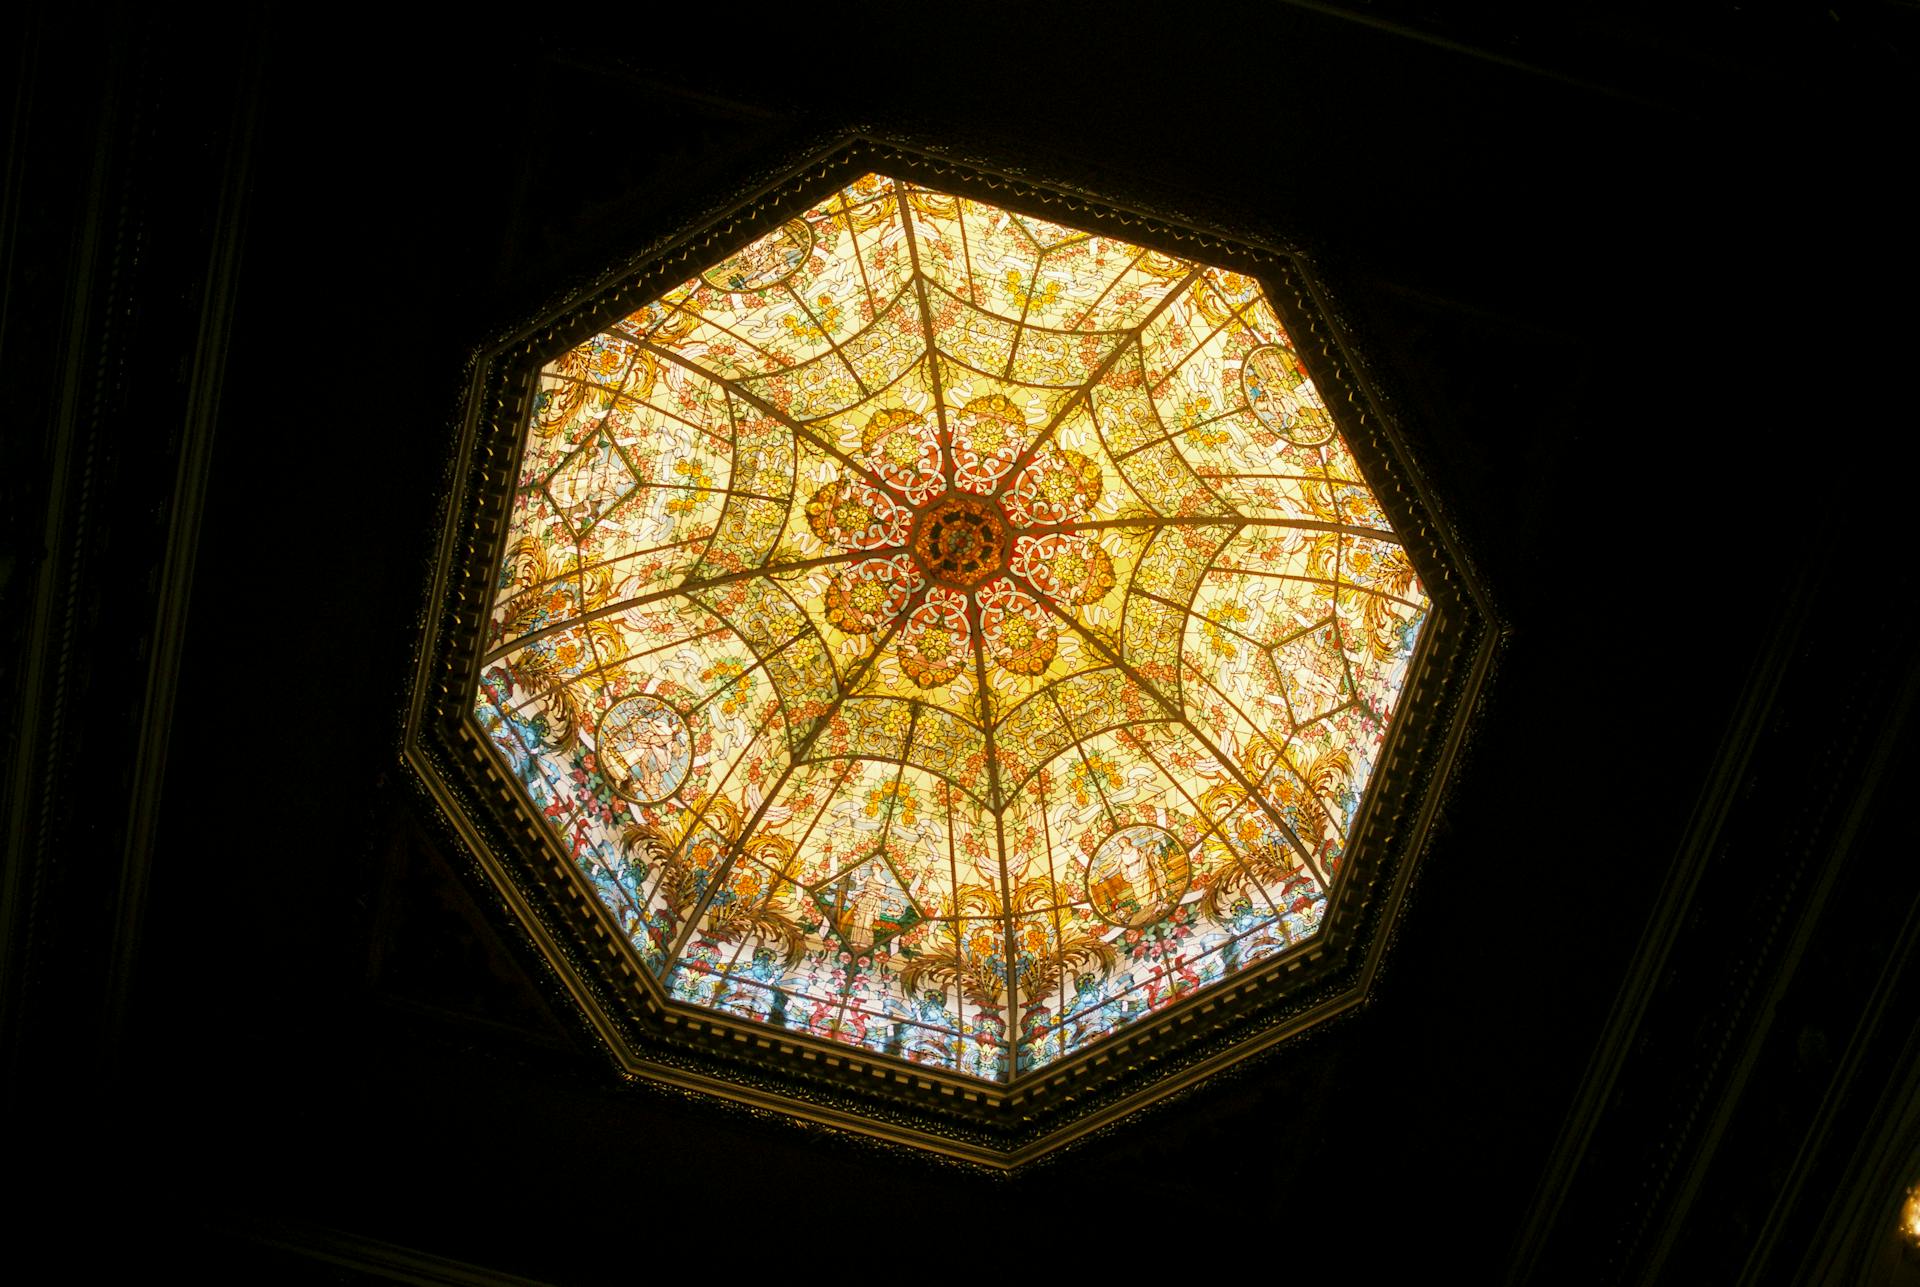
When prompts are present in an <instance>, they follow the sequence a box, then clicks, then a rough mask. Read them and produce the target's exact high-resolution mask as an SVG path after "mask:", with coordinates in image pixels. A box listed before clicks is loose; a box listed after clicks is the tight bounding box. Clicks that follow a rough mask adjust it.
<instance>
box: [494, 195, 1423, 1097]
mask: <svg viewBox="0 0 1920 1287" xmlns="http://www.w3.org/2000/svg"><path fill="white" fill-rule="evenodd" d="M509 522H510V530H509V532H508V538H507V552H506V555H505V557H504V559H503V560H502V563H501V565H500V567H499V570H498V579H497V584H496V597H495V601H494V604H493V612H492V619H491V623H490V628H489V631H488V642H487V644H486V651H485V656H484V659H483V663H482V673H481V680H480V685H479V689H478V691H477V692H476V693H475V705H474V715H475V719H476V720H477V722H478V724H479V726H480V728H481V729H482V731H483V732H484V733H485V735H486V737H487V738H488V740H489V741H490V743H491V744H492V745H493V747H494V748H495V750H496V752H497V753H498V754H499V755H500V756H501V758H502V759H503V760H504V762H505V763H506V765H507V766H508V768H509V769H510V771H511V772H512V773H513V775H514V776H515V777H516V778H517V780H518V781H519V782H520V784H521V787H522V789H523V790H524V792H525V794H526V796H527V798H528V800H529V801H530V802H531V803H532V804H533V805H534V806H535V807H536V808H537V809H538V810H539V811H540V812H541V813H542V814H543V815H544V817H545V818H546V819H547V821H548V824H549V825H550V826H551V828H552V829H553V831H554V833H555V835H556V836H557V837H558V838H559V840H560V843H561V844H562V845H563V846H564V847H565V849H566V850H567V851H568V852H569V853H570V854H571V856H572V859H573V861H574V862H575V863H576V864H577V865H578V867H579V869H580V871H581V873H582V875H583V876H584V877H585V879H586V880H587V881H588V883H589V884H590V885H591V886H592V888H593V889H594V890H595V892H596V893H597V894H598V896H599V898H600V900H601V901H602V903H603V904H604V905H605V907H606V910H607V912H608V913H609V915H610V916H611V917H612V919H613V920H614V922H615V923H616V924H617V925H618V926H619V927H620V929H621V931H622V933H624V935H625V936H626V937H627V939H628V940H629V941H630V942H631V943H632V945H633V948H634V950H635V952H636V954H637V955H638V956H639V958H640V959H641V960H642V961H643V962H645V964H646V966H647V968H648V969H649V970H651V971H652V972H653V974H654V975H655V976H656V977H657V979H658V980H659V982H660V984H661V986H662V987H663V988H664V989H665V990H666V992H667V994H668V995H669V996H671V997H673V998H675V999H677V1000H679V1001H681V1002H684V1003H687V1004H690V1005H696V1006H705V1007H710V1008H713V1009H715V1010H719V1011H722V1012H725V1013H728V1014H732V1015H736V1016H741V1017H744V1018H747V1019H751V1020H754V1021H757V1022H760V1023H764V1024H769V1025H776V1026H779V1027H782V1028H786V1029H790V1030H792V1031H795V1032H803V1033H808V1034H812V1035H814V1036H817V1037H821V1038H825V1039H828V1040H831V1041H837V1042H844V1043H848V1044H850V1045H854V1046H859V1047H863V1048H865V1049H867V1050H870V1051H872V1052H875V1053H877V1054H880V1055H886V1056H893V1057H896V1058H899V1059H902V1060H907V1061H911V1062H915V1063H920V1064H926V1065H932V1066H937V1067H941V1068H945V1069H947V1070H950V1071H952V1072H955V1073H958V1074H961V1075H965V1076H971V1077H978V1078H981V1079H985V1080H990V1081H1008V1080H1011V1079H1013V1078H1015V1077H1017V1076H1018V1075H1019V1074H1021V1073H1023V1072H1026V1071H1028V1070H1032V1069H1036V1068H1040V1067H1044V1066H1046V1065H1048V1064H1050V1063H1052V1062H1054V1061H1057V1060H1059V1059H1061V1058H1063V1057H1066V1056H1068V1055H1071V1054H1073V1053H1074V1052H1076V1051H1078V1050H1081V1049H1083V1048H1085V1047H1086V1046H1088V1045H1089V1044H1090V1043H1093V1042H1095V1041H1097V1040H1099V1039H1100V1038H1101V1037H1103V1036H1105V1035H1107V1034H1110V1033H1113V1032H1116V1031H1119V1030H1122V1029H1124V1028H1126V1027H1127V1026H1128V1025H1130V1024H1132V1023H1134V1022H1136V1021H1137V1020H1139V1019H1141V1018H1142V1017H1144V1016H1147V1015H1149V1014H1152V1013H1154V1012H1156V1011H1159V1010H1162V1009H1164V1008H1166V1007H1167V1006H1169V1005H1172V1004H1174V1003H1176V1002H1178V1001H1180V1000H1182V999H1184V998H1187V997H1190V996H1193V995H1194V994H1195V993H1197V992H1199V991H1200V990H1202V989H1204V988H1206V987H1208V986H1209V985H1211V984H1214V983H1217V982H1219V981H1220V980H1223V979H1226V978H1229V977H1231V976H1233V975H1235V974H1236V973H1238V972H1240V971H1242V970H1245V969H1246V968H1247V967H1248V966H1250V965H1252V964H1254V963H1256V962H1258V961H1261V960H1263V959H1267V958H1270V957H1272V956H1274V955H1276V954H1279V953H1282V952H1285V951H1286V950H1288V949H1289V948H1291V947H1293V946H1295V945H1296V944H1299V943H1301V942H1303V941H1304V940H1305V939H1307V938H1309V937H1310V936H1312V935H1313V934H1314V933H1315V931H1316V930H1317V929H1318V927H1319V924H1320V919H1321V916H1322V913H1323V911H1324V909H1325V906H1326V894H1327V890H1328V889H1329V888H1330V886H1331V882H1332V881H1333V880H1334V879H1335V878H1336V876H1337V875H1338V873H1339V871H1340V868H1341V863H1342V859H1343V856H1344V854H1345V849H1346V845H1347V842H1348V836H1349V834H1350V832H1351V829H1352V827H1353V825H1354V821H1355V817H1356V814H1357V812H1358V809H1359V805H1360V801H1361V799H1362V797H1363V795H1364V792H1365V790H1366V786H1367V782H1368V780H1369V778H1370V776H1371V775H1372V772H1373V769H1374V766H1375V762H1376V759H1377V757H1378V754H1379V749H1380V747H1381V745H1382V741H1383V738H1384V736H1385V734H1386V730H1387V727H1388V725H1389V723H1390V722H1391V720H1392V718H1393V714H1394V708H1395V704H1396V702H1397V700H1398V698H1399V694H1400V689H1401V687H1402V685H1403V683H1404V680H1405V676H1406V673H1407V669H1408V665H1409V662H1410V659H1411V657H1412V654H1413V649H1414V644H1415V642H1416V640H1417V638H1418V636H1419V633H1420V628H1421V625H1422V622H1423V621H1424V619H1425V617H1426V614H1427V611H1428V600H1427V597H1426V595H1425V593H1424V592H1423V590H1422V588H1421V585H1420V582H1419V578H1418V577H1417V576H1416V575H1415V573H1414V570H1413V568H1412V565H1411V564H1410V563H1409V561H1408V559H1407V556H1406V553H1405V550H1404V548H1403V546H1402V544H1401V542H1400V541H1399V540H1398V538H1396V536H1395V535H1394V533H1393V531H1392V530H1391V528H1390V527H1389V525H1388V523H1387V520H1386V518H1385V516H1384V515H1383V513H1382V512H1381V509H1380V506H1379V505H1378V503H1377V502H1376V500H1375V498H1374V496H1373V493H1372V492H1371V491H1370V490H1369V488H1368V486H1367V483H1366V481H1365V479H1364V478H1363V477H1362V476H1361V473H1360V470H1359V469H1358V467H1357V466H1356V464H1355V462H1354V460H1353V457H1352V456H1351V454H1350V453H1349V452H1348V450H1347V448H1346V445H1345V443H1344V442H1343V441H1342V439H1341V437H1340V435H1339V432H1338V429H1337V427H1336V425H1335V424H1334V421H1333V419H1332V417H1331V416H1330V415H1329V414H1328V411H1327V408H1326V406H1325V404H1324V403H1323V402H1322V400H1321V398H1320V396H1319V394H1318V392H1317V391H1316V389H1315V387H1314V383H1313V380H1312V378H1311V376H1310V374H1309V373H1308V371H1307V369H1306V367H1305V365H1304V364H1303V363H1302V361H1301V360H1300V357H1299V355H1298V353H1297V352H1296V350H1295V349H1294V347H1293V345H1292V343H1291V342H1290V340H1289V339H1288V336H1287V334H1286V331H1285V329H1284V328H1283V327H1282V326H1281V324H1280V322H1279V320H1278V318H1277V317H1276V316H1275V314H1274V312H1273V310H1272V308H1271V307H1270V306H1269V305H1268V303H1267V301H1266V300H1265V298H1264V297H1263V296H1262V294H1261V291H1260V288H1259V287H1258V285H1257V283H1255V282H1254V281H1253V280H1251V279H1249V278H1246V277H1243V276H1240V275H1237V274H1235V273H1232V272H1228V271H1225V270H1223V269H1219V268H1214V267H1209V266H1206V265H1203V264H1199V263H1194V262H1190V261H1186V260H1182V259H1177V258H1174V257H1172V256H1169V255H1166V254H1163V253H1160V252H1158V251H1154V250H1149V249H1145V248H1142V247H1139V246H1133V245H1129V244H1127V243H1125V242H1120V241H1116V240H1112V239H1110V238H1106V237H1102V236H1098V235H1094V234H1091V233H1086V232H1080V231H1076V230H1073V229H1069V228H1064V227H1060V226H1057V225H1053V224H1049V223H1045V222H1042V221H1040V220H1036V219H1032V218H1029V217H1026V216H1024V215H1020V214H1015V213H1012V212H1009V211H1006V210H1001V209H996V208H994V207H992V206H988V205H984V204H981V203H979V202H977V201H973V200H970V199H967V198H964V197H959V196H953V195H948V194H945V193H940V192H936V191H931V190H928V189H925V188H921V187H917V186H914V185H911V184H908V183H905V182H899V181H895V180H892V179H888V178H884V177H881V176H877V175H869V176H867V177H866V178H863V179H861V180H859V181H858V182H856V183H854V184H853V185H851V186H850V187H848V188H846V189H845V190H844V191H841V192H839V193H836V194H835V195H833V196H832V197H830V198H828V199H827V200H825V201H822V202H821V203H820V204H818V205H817V206H815V207H814V208H813V209H811V210H809V211H807V212H806V213H805V214H803V215H801V216H799V217H797V218H795V219H792V220H790V221H788V222H787V223H786V224H784V225H783V226H781V227H780V228H778V229H776V230H775V231H774V232H772V233H770V234H768V235H766V236H764V237H762V238H760V239H759V240H758V241H756V242H754V243H753V244H751V245H749V246H747V247H745V248H744V249H742V250H741V251H740V252H739V253H737V254H735V255H732V256H731V257H729V258H727V259H725V260H723V261H721V262H719V263H716V264H714V265H713V266H711V267H710V268H708V269H707V270H706V271H704V272H702V273H700V274H699V275H698V276H696V277H694V278H692V279H691V280H689V281H687V282H685V283H684V284H682V285H681V286H679V287H677V288H676V289H673V290H670V291H668V292H667V293H665V294H664V295H662V296H661V297H660V298H659V299H658V300H656V301H655V302H653V303H651V304H649V305H647V306H646V307H645V308H642V309H640V310H639V311H638V312H635V313H633V314H632V315H631V316H628V317H626V318H624V319H622V320H621V321H619V322H617V323H615V324H614V325H612V326H611V327H609V328H608V329H607V330H606V331H605V332H604V333H603V334H601V335H598V336H595V337H594V338H593V339H591V340H589V341H587V342H586V343H584V344H582V345H580V346H579V347H577V348H575V349H573V350H571V351H569V352H567V353H564V354H562V355H561V356H559V357H558V358H556V359H554V360H553V361H552V362H550V363H549V364H548V365H547V366H546V368H545V369H544V371H543V372H542V373H541V376H540V386H539V391H538V395H537V398H536V401H535V405H534V409H533V412H532V414H531V416H530V417H529V420H528V423H527V427H526V438H525V445H524V449H523V454H522V459H521V464H520V473H519V477H518V486H517V490H516V492H515V496H514V500H513V508H512V512H511V516H510V520H509Z"/></svg>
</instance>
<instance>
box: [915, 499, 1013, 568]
mask: <svg viewBox="0 0 1920 1287" xmlns="http://www.w3.org/2000/svg"><path fill="white" fill-rule="evenodd" d="M913 558H914V562H915V563H916V564H918V565H919V568H920V571H921V572H922V573H923V574H924V575H926V576H927V577H929V578H931V579H932V580H935V581H942V582H945V583H946V584H948V585H953V586H958V587H959V588H961V589H963V590H970V589H972V588H973V587H974V586H976V585H979V584H980V583H981V582H982V581H984V580H986V579H987V578H988V577H990V576H992V575H993V574H994V573H996V572H998V571H999V570H1000V569H1001V568H1003V567H1005V566H1006V562H1007V525H1006V523H1005V521H1004V520H1002V519H1001V517H1000V507H999V506H998V505H995V504H992V503H990V502H988V501H982V500H976V499H974V498H973V497H971V496H945V497H942V498H941V499H940V500H939V501H938V502H937V503H935V504H934V505H932V506H930V507H928V509H927V511H926V512H925V513H924V514H921V515H920V517H919V520H918V521H917V522H916V523H915V524H914V531H913Z"/></svg>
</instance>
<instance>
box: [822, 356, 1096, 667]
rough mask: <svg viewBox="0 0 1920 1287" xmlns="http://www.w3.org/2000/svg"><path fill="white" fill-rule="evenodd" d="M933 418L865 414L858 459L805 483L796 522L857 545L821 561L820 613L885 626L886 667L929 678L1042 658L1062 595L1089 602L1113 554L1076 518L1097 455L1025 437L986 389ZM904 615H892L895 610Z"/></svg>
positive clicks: (853, 623)
mask: <svg viewBox="0 0 1920 1287" xmlns="http://www.w3.org/2000/svg"><path fill="white" fill-rule="evenodd" d="M949 420H950V425H951V429H950V433H949V436H948V438H947V440H946V441H945V442H944V443H943V442H942V439H941V435H940V433H939V431H938V429H937V428H936V427H935V425H934V423H933V421H932V420H931V419H930V418H929V417H928V416H925V415H918V414H915V413H913V412H911V411H906V410H902V409H897V408H896V409H888V410H884V411H880V412H878V413H877V414H875V415H874V416H873V417H872V418H871V419H870V420H869V421H868V423H867V425H866V427H865V428H864V430H863V431H862V433H861V436H860V455H861V460H860V462H859V463H860V464H862V465H864V466H865V468H866V471H870V472H864V473H863V472H856V471H853V470H848V471H844V472H842V473H841V474H840V475H839V476H837V477H835V478H833V479H832V480H831V481H829V482H827V483H826V484H824V485H823V486H821V487H820V488H819V489H818V490H816V491H815V492H814V493H813V495H812V496H811V497H810V498H809V499H808V501H807V504H806V516H807V524H808V526H809V527H810V528H811V529H812V531H813V534H814V535H815V536H816V537H818V538H819V539H820V540H821V541H822V542H823V543H825V544H826V545H828V546H830V547H832V548H834V549H837V550H841V551H845V552H847V553H851V554H862V555H866V556H867V557H864V558H858V559H852V560H849V561H847V562H846V563H843V564H841V565H839V566H838V567H836V568H835V570H834V572H833V574H832V576H831V578H830V580H829V583H828V586H827V591H826V603H825V607H826V614H827V619H828V620H829V621H831V622H832V623H833V624H834V625H835V626H836V627H837V628H839V629H840V630H843V631H845V632H846V633H848V634H854V635H869V634H883V635H889V637H890V638H891V641H892V643H891V646H892V648H893V650H894V655H895V656H896V658H897V659H898V661H899V663H900V668H901V670H902V672H904V673H905V674H906V675H907V676H908V677H909V678H910V679H911V680H912V681H913V682H914V683H915V684H918V685H919V686H921V687H922V688H933V687H937V686H939V685H941V684H945V683H948V682H950V681H951V680H953V679H954V678H955V677H956V676H958V675H959V674H960V672H961V671H962V670H963V669H965V668H966V667H968V666H969V665H971V664H972V661H971V658H972V654H973V650H974V648H975V645H976V641H977V643H978V645H979V647H980V651H981V652H982V654H983V655H984V656H985V658H986V659H987V660H988V661H989V662H991V663H992V664H993V665H994V666H997V667H998V668H1000V669H1001V670H1004V671H1007V672H1008V673H1010V674H1015V675H1039V674H1042V673H1044V672H1045V671H1046V669H1047V667H1048V665H1049V664H1050V663H1051V662H1052V661H1053V658H1054V655H1055V653H1056V652H1057V651H1058V648H1059V633H1060V622H1061V620H1062V619H1064V617H1065V613H1064V611H1063V608H1064V606H1067V605H1081V604H1089V603H1094V602H1097V601H1098V600H1099V599H1101V598H1102V597H1104V596H1105V595H1106V594H1107V592H1108V591H1109V590H1111V589H1112V588H1113V585H1114V571H1113V561H1112V559H1111V558H1110V557H1109V556H1108V554H1107V552H1106V551H1105V550H1104V549H1102V548H1101V547H1100V543H1099V542H1098V541H1097V540H1096V539H1095V538H1094V536H1093V534H1092V533H1090V532H1087V531H1084V530H1076V526H1075V525H1076V524H1077V523H1079V522H1080V521H1082V520H1084V519H1085V518H1086V516H1087V515H1088V514H1089V513H1091V512H1092V510H1093V508H1094V506H1095V505H1097V504H1098V503H1099V500H1100V496H1101V492H1102V490H1103V486H1104V484H1103V480H1102V478H1101V473H1100V467H1099V465H1097V464H1096V463H1095V462H1094V461H1092V460H1090V459H1088V458H1087V457H1086V456H1084V455H1082V454H1081V453H1079V452H1077V451H1073V450H1071V449H1069V448H1065V447H1060V446H1055V445H1052V444H1048V445H1045V446H1042V447H1039V448H1038V449H1037V450H1028V449H1026V448H1025V446H1024V444H1025V443H1026V442H1027V441H1028V439H1029V437H1030V429H1029V427H1028V425H1027V421H1026V417H1025V415H1024V413H1023V412H1022V411H1021V410H1020V408H1019V407H1018V406H1016V405H1015V404H1014V403H1013V402H1012V401H1011V400H1009V399H1008V398H1006V397H1004V396H1003V395H1000V394H988V395H985V396H983V397H979V398H975V399H973V400H972V401H971V402H968V403H967V404H965V405H964V406H962V407H960V408H958V409H956V410H954V411H953V412H951V414H950V416H949ZM903 617H904V618H905V620H904V622H902V620H901V619H902V618H903Z"/></svg>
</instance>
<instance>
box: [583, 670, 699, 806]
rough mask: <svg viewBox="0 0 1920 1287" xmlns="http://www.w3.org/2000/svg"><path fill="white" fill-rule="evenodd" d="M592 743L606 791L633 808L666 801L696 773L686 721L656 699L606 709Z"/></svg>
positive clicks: (636, 699)
mask: <svg viewBox="0 0 1920 1287" xmlns="http://www.w3.org/2000/svg"><path fill="white" fill-rule="evenodd" d="M594 743H595V747H596V750H597V753H598V755H599V757H600V772H601V773H602V774H603V775H604V776H605V777H606V779H607V783H608V785H610V786H611V787H612V788H613V790H614V793H615V794H616V795H618V796H620V797H621V798H622V799H626V800H631V801H633V802H634V803H635V804H658V803H659V802H660V801H662V800H664V799H666V798H667V797H668V796H670V795H672V794H673V793H674V792H675V791H678V790H679V789H680V784H681V783H682V782H684V781H686V780H687V770H688V769H690V768H692V767H693V738H692V736H691V735H690V734H689V733H688V732H687V721H686V720H685V719H684V718H683V717H682V716H681V714H680V712H679V711H676V710H675V709H673V707H671V706H669V705H667V704H666V703H665V702H663V701H661V700H660V699H659V698H657V697H647V696H644V695H643V696H637V697H628V698H624V699H622V700H621V701H617V702H615V703H614V704H613V705H612V706H610V707H608V708H607V713H606V714H605V715H602V716H601V717H600V729H599V731H598V733H596V734H595V736H594Z"/></svg>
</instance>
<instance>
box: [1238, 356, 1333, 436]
mask: <svg viewBox="0 0 1920 1287" xmlns="http://www.w3.org/2000/svg"><path fill="white" fill-rule="evenodd" d="M1240 383H1241V387H1242V388H1243V389H1245V391H1246V395H1247V406H1248V407H1250V408H1252V410H1253V414H1254V415H1255V416H1257V417H1259V419H1260V422H1261V423H1262V424H1264V425H1266V426H1267V427H1268V428H1270V429H1272V430H1274V431H1275V432H1276V433H1278V434H1279V435H1280V436H1281V437H1283V438H1285V439H1286V440H1287V441H1288V442H1291V443H1293V444H1294V445H1295V446H1296V447H1318V446H1320V445H1321V444H1322V443H1326V442H1331V441H1332V440H1333V417H1332V416H1330V415H1328V414H1327V408H1326V407H1325V405H1323V404H1322V403H1321V401H1320V395H1319V393H1318V392H1316V391H1315V389H1314V387H1313V381H1312V380H1310V379H1308V378H1307V371H1306V368H1305V367H1303V366H1301V365H1300V359H1299V358H1297V357H1295V356H1294V354H1293V352H1292V351H1291V350H1289V349H1285V348H1282V347H1281V346H1280V345H1278V344H1262V345H1261V346H1260V347H1259V348H1256V349H1255V350H1254V351H1253V352H1251V353H1249V354H1247V358H1246V361H1245V362H1243V363H1241V365H1240Z"/></svg>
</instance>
